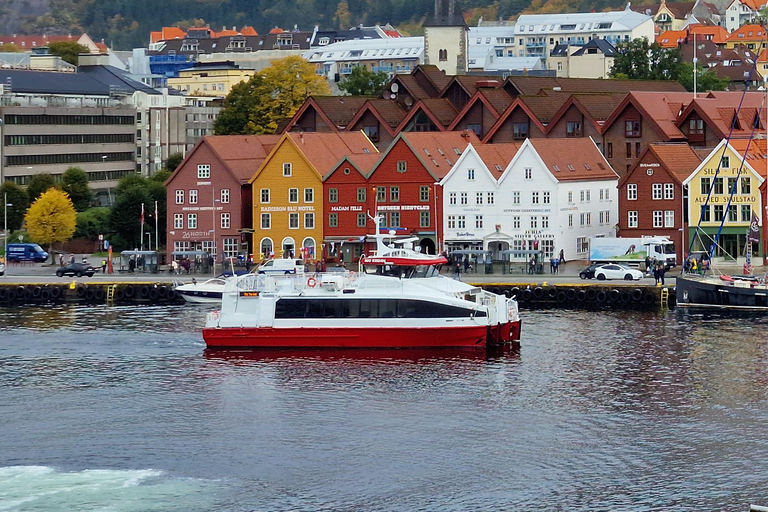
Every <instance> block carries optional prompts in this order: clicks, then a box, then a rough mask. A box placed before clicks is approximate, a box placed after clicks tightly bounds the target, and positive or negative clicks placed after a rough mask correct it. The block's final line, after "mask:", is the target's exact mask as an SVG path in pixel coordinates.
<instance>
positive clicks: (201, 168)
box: [197, 164, 211, 178]
mask: <svg viewBox="0 0 768 512" xmlns="http://www.w3.org/2000/svg"><path fill="white" fill-rule="evenodd" d="M197 177H198V178H210V177H211V166H210V165H208V164H200V165H198V166H197Z"/></svg>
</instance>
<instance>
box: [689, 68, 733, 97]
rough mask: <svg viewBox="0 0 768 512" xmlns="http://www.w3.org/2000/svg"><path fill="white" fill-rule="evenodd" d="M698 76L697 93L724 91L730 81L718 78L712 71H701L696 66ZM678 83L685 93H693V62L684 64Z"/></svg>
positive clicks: (726, 78) (725, 78)
mask: <svg viewBox="0 0 768 512" xmlns="http://www.w3.org/2000/svg"><path fill="white" fill-rule="evenodd" d="M696 68H697V72H698V74H697V75H696V90H697V91H724V90H725V89H726V88H727V87H728V86H729V85H730V83H731V79H730V78H728V77H727V76H726V77H723V78H718V76H717V73H716V72H715V70H714V69H711V68H710V69H706V70H703V69H702V67H701V66H698V65H697V66H696ZM680 83H681V84H683V87H685V89H686V90H687V91H691V92H692V91H693V62H684V63H683V66H682V71H681V72H680Z"/></svg>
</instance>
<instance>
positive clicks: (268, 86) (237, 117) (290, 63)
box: [213, 55, 330, 135]
mask: <svg viewBox="0 0 768 512" xmlns="http://www.w3.org/2000/svg"><path fill="white" fill-rule="evenodd" d="M329 93H330V90H329V88H328V83H327V82H326V81H325V79H323V78H322V77H321V76H319V75H317V74H316V73H315V68H314V66H313V65H312V64H310V63H309V62H307V61H306V60H304V59H303V58H301V57H300V56H298V55H295V56H291V57H286V58H284V59H280V60H276V61H274V62H272V65H271V66H269V67H268V68H265V69H263V70H262V71H261V72H260V73H258V74H256V75H254V76H252V77H251V78H250V80H248V81H247V82H241V83H239V84H237V85H236V86H234V87H233V88H232V91H231V92H230V93H229V95H227V97H226V99H225V100H224V106H223V108H222V110H221V112H220V113H219V116H218V117H217V118H216V121H215V122H214V125H213V127H214V131H215V133H216V135H234V134H260V133H275V131H276V130H277V123H278V121H280V120H281V119H285V118H289V117H291V116H292V115H293V114H294V113H295V112H296V110H298V108H299V106H301V104H302V103H304V100H305V99H306V98H307V97H308V96H312V95H325V94H329Z"/></svg>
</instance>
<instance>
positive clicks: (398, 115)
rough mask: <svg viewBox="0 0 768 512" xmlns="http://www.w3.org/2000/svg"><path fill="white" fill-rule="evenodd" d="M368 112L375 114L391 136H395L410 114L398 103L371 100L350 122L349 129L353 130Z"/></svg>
mask: <svg viewBox="0 0 768 512" xmlns="http://www.w3.org/2000/svg"><path fill="white" fill-rule="evenodd" d="M366 112H370V113H371V114H373V116H374V117H376V119H378V120H379V122H380V123H381V125H382V126H383V127H384V129H386V130H387V132H389V133H390V134H391V135H394V134H395V132H396V130H397V127H398V126H400V123H402V122H403V119H405V116H406V115H407V114H408V112H407V111H406V110H405V109H404V108H403V107H402V106H401V105H400V104H399V103H398V102H396V101H392V100H380V99H369V100H368V101H366V102H365V103H364V104H363V106H362V107H361V108H360V110H358V112H357V114H355V117H353V118H352V119H351V120H350V121H349V124H348V125H347V129H348V130H350V129H352V127H353V126H354V125H355V124H356V123H357V122H358V121H359V120H360V119H361V118H362V117H363V116H364V115H365V113H366Z"/></svg>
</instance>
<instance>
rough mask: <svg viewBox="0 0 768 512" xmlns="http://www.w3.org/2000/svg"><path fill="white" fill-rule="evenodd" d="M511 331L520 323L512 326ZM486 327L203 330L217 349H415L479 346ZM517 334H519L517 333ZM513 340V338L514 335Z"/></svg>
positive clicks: (206, 337) (207, 338)
mask: <svg viewBox="0 0 768 512" xmlns="http://www.w3.org/2000/svg"><path fill="white" fill-rule="evenodd" d="M510 330H511V331H512V333H515V332H517V333H519V332H520V329H519V326H516V325H514V324H513V325H512V326H511V329H510ZM486 333H487V331H486V328H485V326H467V327H451V328H449V329H446V328H413V327H384V328H375V329H371V328H356V327H346V328H344V327H339V328H328V327H285V328H277V329H276V328H274V327H244V328H240V327H224V328H219V329H216V328H205V329H203V339H204V340H205V343H206V345H207V346H208V347H219V348H224V347H226V348H236V347H237V348H260V347H264V348H278V347H283V348H301V347H337V348H343V347H349V348H414V347H482V346H485V344H486ZM518 335H519V334H518ZM513 339H514V338H513Z"/></svg>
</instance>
